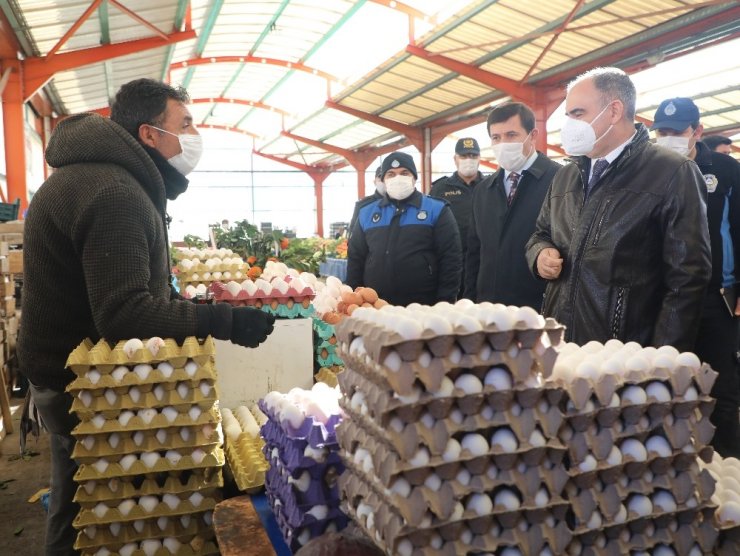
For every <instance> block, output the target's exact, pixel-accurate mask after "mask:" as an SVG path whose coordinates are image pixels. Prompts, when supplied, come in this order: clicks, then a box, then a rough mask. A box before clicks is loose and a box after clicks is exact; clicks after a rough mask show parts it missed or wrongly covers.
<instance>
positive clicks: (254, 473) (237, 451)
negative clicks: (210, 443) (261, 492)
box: [225, 433, 269, 491]
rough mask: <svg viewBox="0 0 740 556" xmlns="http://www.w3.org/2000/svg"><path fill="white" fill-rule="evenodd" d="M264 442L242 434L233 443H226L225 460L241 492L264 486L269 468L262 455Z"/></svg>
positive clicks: (229, 441) (228, 441)
mask: <svg viewBox="0 0 740 556" xmlns="http://www.w3.org/2000/svg"><path fill="white" fill-rule="evenodd" d="M263 446H264V441H263V440H262V439H260V438H252V437H251V436H249V435H248V434H247V433H242V434H240V435H239V438H238V439H237V440H236V441H235V442H234V441H231V440H227V441H226V450H225V451H226V460H227V461H228V462H229V467H230V468H231V471H232V473H233V474H234V480H235V481H236V486H237V488H238V489H239V490H241V491H251V490H253V489H258V488H259V487H261V486H263V485H264V484H265V473H266V472H267V470H268V468H269V466H268V464H267V462H266V461H265V458H264V456H263V455H262V447H263Z"/></svg>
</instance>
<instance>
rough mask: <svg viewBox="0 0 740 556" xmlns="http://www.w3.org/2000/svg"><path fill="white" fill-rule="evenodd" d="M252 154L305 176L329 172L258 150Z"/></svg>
mask: <svg viewBox="0 0 740 556" xmlns="http://www.w3.org/2000/svg"><path fill="white" fill-rule="evenodd" d="M252 152H253V153H254V154H256V155H258V156H261V157H262V158H266V159H268V160H272V161H274V162H279V163H280V164H285V165H286V166H291V167H293V168H295V169H296V170H300V171H301V172H306V173H307V174H311V173H318V174H321V173H326V174H329V173H331V171H330V170H329V171H327V170H326V169H324V168H322V167H321V166H310V165H308V164H303V163H301V162H295V161H293V160H288V159H287V158H282V157H280V156H275V155H274V154H269V153H263V152H260V151H258V150H256V149H255V150H254V151H252Z"/></svg>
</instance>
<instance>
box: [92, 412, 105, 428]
mask: <svg viewBox="0 0 740 556" xmlns="http://www.w3.org/2000/svg"><path fill="white" fill-rule="evenodd" d="M90 421H92V424H93V425H94V426H95V428H96V429H102V428H103V426H104V425H105V417H104V416H102V415H101V414H100V413H96V414H95V416H94V417H93V418H92V419H90Z"/></svg>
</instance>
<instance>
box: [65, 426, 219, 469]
mask: <svg viewBox="0 0 740 556" xmlns="http://www.w3.org/2000/svg"><path fill="white" fill-rule="evenodd" d="M222 443H223V434H222V431H221V425H216V426H214V425H211V424H206V425H201V426H199V427H169V428H163V429H156V430H155V429H150V430H147V431H135V432H134V431H131V432H128V433H118V432H113V433H109V434H96V435H83V436H80V437H78V438H77V442H76V443H75V447H74V451H73V452H72V457H73V458H74V459H75V460H76V461H77V462H78V463H94V462H95V460H96V459H97V458H100V457H103V456H104V457H106V458H108V460H109V461H113V458H115V457H116V456H118V457H123V456H125V455H127V454H132V453H137V452H154V451H158V450H179V449H183V448H197V447H205V446H210V445H211V444H222Z"/></svg>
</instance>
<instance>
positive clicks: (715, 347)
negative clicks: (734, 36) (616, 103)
mask: <svg viewBox="0 0 740 556" xmlns="http://www.w3.org/2000/svg"><path fill="white" fill-rule="evenodd" d="M651 129H654V130H655V135H656V137H657V139H656V143H657V144H658V145H660V146H663V147H666V148H668V149H672V150H674V151H676V152H677V153H679V154H680V155H681V156H686V157H688V158H689V159H691V160H693V161H694V162H696V165H697V166H698V167H699V170H700V171H701V173H702V174H703V176H704V184H705V187H706V192H707V220H708V224H709V238H710V241H711V245H712V277H711V279H710V281H709V288H708V289H707V295H706V298H705V299H704V308H703V311H702V315H701V323H700V325H699V335H698V337H697V339H696V349H695V350H694V351H695V352H696V354H697V355H698V356H699V359H701V360H702V361H704V362H706V363H709V364H710V365H711V366H712V368H713V369H714V370H715V371H717V372H718V373H719V376H718V377H717V380H716V381H715V383H714V386H713V388H712V396H713V397H715V398H716V399H717V404H716V405H715V406H714V410H713V411H712V415H711V420H712V423H713V424H714V426H715V427H716V430H715V432H714V439H713V440H712V445H713V446H714V449H715V450H717V452H719V453H720V455H722V456H723V457H738V455H740V442H738V402H740V377H739V376H738V364H737V359H736V350H737V344H736V339H737V318H736V315H740V298H738V295H737V293H738V289H739V288H738V281H739V280H740V272H739V271H740V268H738V262H739V261H740V164H738V163H737V161H736V160H735V159H733V158H732V157H729V156H727V155H726V154H721V153H719V152H714V151H711V150H709V148H708V147H707V146H706V145H704V143H703V142H702V141H700V140H699V138H700V137H701V134H702V132H703V131H704V128H703V126H702V125H701V122H700V117H699V108H698V107H697V106H696V104H694V101H692V100H691V99H690V98H683V97H678V98H671V99H667V100H664V101H663V102H662V103H661V104H660V106H659V107H658V109H657V110H656V111H655V116H654V117H653V126H652V128H651Z"/></svg>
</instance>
